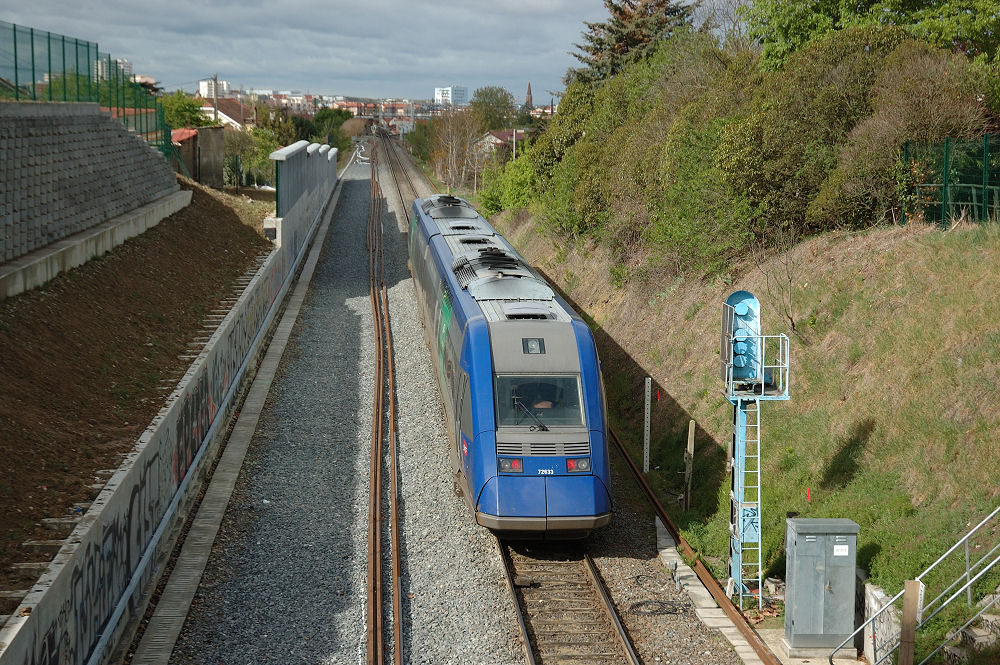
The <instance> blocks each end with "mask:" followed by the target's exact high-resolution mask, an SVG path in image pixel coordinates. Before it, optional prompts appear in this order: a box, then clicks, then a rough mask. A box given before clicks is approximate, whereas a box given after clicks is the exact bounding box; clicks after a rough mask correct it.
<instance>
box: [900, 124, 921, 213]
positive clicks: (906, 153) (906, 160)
mask: <svg viewBox="0 0 1000 665" xmlns="http://www.w3.org/2000/svg"><path fill="white" fill-rule="evenodd" d="M903 168H904V169H906V172H907V173H909V174H910V175H911V178H910V186H909V187H907V189H908V190H911V191H912V192H913V198H914V200H916V199H917V198H919V196H920V190H919V189H918V188H917V183H916V182H915V181H914V179H913V178H912V175H913V174H912V169H911V168H910V142H909V141H903ZM902 217H903V226H906V224H907V220H906V199H905V198H904V199H903V205H902Z"/></svg>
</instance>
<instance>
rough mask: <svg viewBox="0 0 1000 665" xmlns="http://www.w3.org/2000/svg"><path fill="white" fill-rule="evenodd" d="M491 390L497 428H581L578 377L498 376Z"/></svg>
mask: <svg viewBox="0 0 1000 665" xmlns="http://www.w3.org/2000/svg"><path fill="white" fill-rule="evenodd" d="M495 390H496V400H497V426H498V427H512V426H526V427H536V428H539V429H547V428H548V427H565V426H581V425H583V407H582V404H583V399H582V396H581V393H580V377H579V376H573V375H568V376H552V375H539V374H526V375H515V374H498V375H497V377H496V385H495Z"/></svg>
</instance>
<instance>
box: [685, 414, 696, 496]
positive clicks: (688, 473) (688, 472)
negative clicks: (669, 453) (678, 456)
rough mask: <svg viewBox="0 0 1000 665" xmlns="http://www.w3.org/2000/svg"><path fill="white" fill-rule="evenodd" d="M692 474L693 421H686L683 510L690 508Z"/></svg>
mask: <svg viewBox="0 0 1000 665" xmlns="http://www.w3.org/2000/svg"><path fill="white" fill-rule="evenodd" d="M693 475H694V421H693V420H691V421H689V422H688V445H687V450H685V451H684V510H691V477H692V476H693Z"/></svg>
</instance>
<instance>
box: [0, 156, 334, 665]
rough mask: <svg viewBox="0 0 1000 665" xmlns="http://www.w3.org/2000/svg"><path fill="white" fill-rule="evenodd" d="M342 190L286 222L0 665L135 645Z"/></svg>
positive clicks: (98, 658)
mask: <svg viewBox="0 0 1000 665" xmlns="http://www.w3.org/2000/svg"><path fill="white" fill-rule="evenodd" d="M317 162H318V160H317ZM334 164H335V162H334ZM336 181H337V175H336V170H335V167H334V170H333V175H332V177H330V176H329V174H328V175H327V178H326V179H325V181H324V182H323V184H322V185H320V189H319V190H317V191H316V192H311V193H310V195H311V198H312V199H313V201H311V202H310V205H309V206H306V205H305V203H304V204H303V206H297V205H296V206H293V207H292V210H293V212H294V210H296V208H299V209H301V210H305V211H309V210H311V211H312V213H311V216H306V215H308V212H303V213H302V214H301V215H300V214H294V215H289V216H286V217H285V218H284V219H282V220H279V224H280V226H281V228H282V230H283V232H282V235H281V237H282V239H283V242H282V244H281V246H280V247H276V248H275V250H274V251H273V252H272V253H271V256H270V257H269V258H268V260H267V261H266V262H265V264H264V265H263V266H262V267H261V269H260V270H259V271H258V273H257V275H256V276H255V277H254V278H253V280H252V281H251V282H250V284H249V285H248V286H247V288H246V290H245V291H244V293H243V295H242V297H241V298H240V299H239V302H238V303H237V304H236V306H235V307H234V308H233V310H232V311H231V312H230V313H229V314H228V315H227V316H226V318H225V319H224V320H223V322H222V323H221V324H220V326H219V328H218V329H217V330H216V332H215V334H214V335H213V336H212V338H211V340H210V341H209V343H208V344H207V345H206V347H205V349H204V350H203V351H202V352H201V354H200V355H199V356H198V358H197V359H196V360H195V362H194V363H193V364H192V365H191V367H190V368H189V370H188V372H187V373H186V374H185V376H184V378H183V379H182V380H181V382H180V384H179V385H178V387H177V389H176V390H175V391H174V392H173V393H172V394H171V396H170V398H169V400H168V403H167V405H166V406H165V407H164V408H163V409H162V410H161V411H160V413H159V414H158V415H157V416H156V418H154V420H153V422H152V423H151V424H150V426H149V428H148V429H147V430H146V431H145V432H144V433H143V434H142V436H141V437H140V438H139V440H138V442H137V443H136V446H135V448H134V449H133V451H132V453H131V454H129V456H128V457H127V458H126V459H125V461H124V462H123V463H122V465H121V467H120V468H119V469H118V470H117V471H116V472H115V474H114V475H113V476H112V477H111V479H110V480H109V481H108V483H107V485H106V486H105V488H104V489H103V490H102V491H101V493H100V494H99V495H98V497H97V499H96V500H95V501H94V502H93V504H92V505H91V507H90V508H89V509H88V511H87V513H86V514H85V515H84V517H83V519H82V521H81V522H80V523H79V525H78V526H77V527H76V529H74V531H73V533H72V534H71V535H70V536H69V538H67V540H66V541H65V544H64V545H63V546H62V548H61V549H60V551H59V553H58V554H57V555H56V558H55V559H54V560H53V562H52V564H51V565H50V566H49V569H48V570H47V571H46V573H45V574H44V575H42V577H41V578H40V579H39V580H38V582H37V583H36V584H35V586H34V587H33V588H32V589H31V592H30V593H29V595H28V596H27V597H26V598H25V599H24V601H23V602H22V604H21V605H20V606H19V607H18V609H17V610H16V611H15V613H14V615H13V617H12V618H11V619H10V620H9V621H8V622H7V624H6V625H5V626H4V627H3V629H2V630H0V665H41V664H49V663H52V664H56V663H58V664H59V665H64V664H68V665H78V664H82V663H88V664H90V663H93V664H97V663H107V662H111V661H112V659H113V657H112V654H113V653H114V652H115V650H116V648H118V647H120V643H125V642H127V641H128V639H130V637H131V634H132V630H133V627H134V626H135V624H136V622H137V620H138V619H139V618H140V617H141V616H142V613H143V612H144V611H145V607H146V604H147V602H148V593H149V591H150V590H151V587H152V582H153V581H154V580H155V579H156V578H157V577H158V576H159V573H160V572H161V570H162V565H163V563H164V562H165V560H166V557H167V555H168V554H169V552H170V550H171V549H172V547H173V543H174V541H175V538H176V534H177V531H178V530H179V527H180V525H181V524H182V522H183V518H184V516H185V515H186V513H187V511H188V510H189V508H190V503H191V500H192V497H193V496H194V495H195V494H196V493H197V487H198V482H193V480H194V481H197V480H199V479H200V477H201V476H203V474H204V472H205V469H206V468H207V467H208V465H209V464H210V462H211V460H212V459H213V457H214V456H215V452H216V450H217V447H218V446H219V445H220V443H221V441H222V439H223V437H224V434H225V426H226V424H227V421H228V419H229V417H230V415H231V412H232V411H233V409H234V408H235V401H236V400H235V397H236V396H237V395H238V392H239V389H240V388H241V384H242V383H243V382H244V381H245V380H246V379H247V378H248V377H250V376H252V374H253V371H254V370H255V368H256V364H257V362H258V360H259V358H260V357H262V354H263V351H264V348H265V341H266V337H267V332H268V331H269V330H270V327H271V324H272V323H274V322H276V320H277V314H278V311H279V310H280V304H281V300H282V299H283V298H284V296H285V293H286V292H287V290H288V288H289V285H290V283H291V281H292V278H293V277H294V275H295V273H296V272H297V270H298V266H299V264H300V263H301V261H302V257H303V256H304V255H305V253H306V250H307V249H308V247H309V245H310V242H311V239H312V237H313V235H314V234H315V230H316V228H317V227H318V226H319V222H320V219H321V217H322V215H323V214H324V212H325V204H326V203H327V202H328V201H329V199H330V195H331V194H332V192H333V188H334V186H335V184H336ZM315 201H319V202H320V205H318V206H315V205H312V203H314V202H315Z"/></svg>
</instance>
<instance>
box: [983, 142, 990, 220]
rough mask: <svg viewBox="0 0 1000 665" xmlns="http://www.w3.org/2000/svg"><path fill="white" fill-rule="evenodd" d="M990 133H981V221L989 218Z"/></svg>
mask: <svg viewBox="0 0 1000 665" xmlns="http://www.w3.org/2000/svg"><path fill="white" fill-rule="evenodd" d="M989 184H990V135H989V134H983V217H982V221H984V222H985V221H986V220H988V219H989V218H990V190H989Z"/></svg>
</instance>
